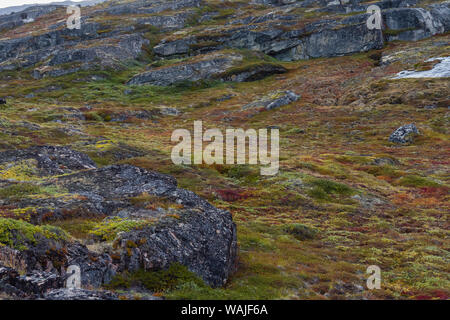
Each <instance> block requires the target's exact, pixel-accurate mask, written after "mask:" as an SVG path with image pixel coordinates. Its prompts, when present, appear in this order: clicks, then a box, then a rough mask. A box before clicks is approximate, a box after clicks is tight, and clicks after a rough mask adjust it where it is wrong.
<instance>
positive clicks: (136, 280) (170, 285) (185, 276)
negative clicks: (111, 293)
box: [107, 263, 207, 292]
mask: <svg viewBox="0 0 450 320" xmlns="http://www.w3.org/2000/svg"><path fill="white" fill-rule="evenodd" d="M187 282H189V283H194V284H195V285H197V286H199V287H201V288H206V287H207V286H206V284H205V283H204V282H203V280H201V279H200V278H199V277H198V276H197V275H195V274H194V273H193V272H191V271H189V270H188V268H187V267H185V266H183V265H181V264H179V263H174V264H172V265H171V266H170V267H169V268H168V269H166V270H158V271H145V270H138V271H136V272H124V273H122V274H120V275H116V276H115V277H114V278H113V279H112V280H111V282H110V283H109V284H108V285H107V287H108V288H111V289H119V288H130V287H134V286H141V287H144V288H146V289H148V290H151V291H153V292H164V291H167V290H171V289H175V288H176V287H177V286H179V285H181V284H183V283H187Z"/></svg>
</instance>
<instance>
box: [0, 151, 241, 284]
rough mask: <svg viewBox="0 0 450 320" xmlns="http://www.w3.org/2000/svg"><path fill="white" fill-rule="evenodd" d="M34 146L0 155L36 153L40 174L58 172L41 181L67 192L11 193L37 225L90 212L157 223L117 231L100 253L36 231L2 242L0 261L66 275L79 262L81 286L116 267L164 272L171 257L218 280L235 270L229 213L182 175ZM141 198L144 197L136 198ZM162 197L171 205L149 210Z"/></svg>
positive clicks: (103, 279) (13, 203) (10, 200)
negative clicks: (183, 183)
mask: <svg viewBox="0 0 450 320" xmlns="http://www.w3.org/2000/svg"><path fill="white" fill-rule="evenodd" d="M33 150H35V153H33V151H32V150H31V149H25V150H21V151H18V150H11V151H7V152H3V153H0V159H3V161H4V162H3V163H8V164H11V163H18V162H19V161H20V160H21V159H22V158H23V159H32V160H33V161H35V162H36V163H35V165H36V167H37V170H36V172H35V174H36V175H40V174H42V173H44V175H52V174H54V176H50V177H48V178H47V179H46V180H44V181H43V182H42V183H40V185H41V186H42V187H53V188H57V189H58V190H64V196H62V197H61V196H59V195H58V194H55V196H51V195H48V194H44V195H42V196H38V195H35V196H34V197H31V198H28V197H23V198H19V199H18V198H17V197H6V199H2V200H1V204H2V205H5V206H7V207H10V208H29V207H33V208H34V210H33V212H31V213H30V214H29V216H28V219H29V221H30V222H32V223H34V224H43V223H45V222H46V221H52V220H61V219H70V218H74V217H78V218H80V217H85V218H86V217H92V216H97V217H105V216H108V217H107V218H105V222H106V223H107V222H108V221H109V220H108V219H110V218H111V217H112V218H113V219H114V217H118V218H119V219H128V220H129V221H135V222H136V221H142V222H151V223H146V224H142V227H140V228H136V229H132V230H129V231H128V232H125V233H118V234H117V235H116V238H115V240H114V244H113V246H112V247H111V246H108V245H107V246H106V247H105V248H103V247H101V248H102V249H99V251H96V252H92V251H90V250H89V249H88V248H87V247H86V246H84V245H83V244H81V243H78V242H72V241H70V240H69V239H67V238H65V237H63V235H62V236H61V238H60V239H56V237H50V238H48V237H46V236H45V235H42V236H39V235H36V236H35V240H36V241H35V242H29V241H27V240H24V239H23V237H20V236H19V237H18V238H17V239H14V240H13V247H9V246H0V263H3V264H5V263H8V265H7V266H9V267H11V268H14V269H15V270H18V271H20V272H33V271H35V270H37V271H47V272H53V273H57V274H59V275H64V272H65V270H66V268H67V267H68V266H70V265H78V266H80V268H81V274H82V284H83V286H92V287H99V286H101V285H102V284H105V283H108V282H109V281H110V280H111V278H112V277H113V276H114V274H115V273H116V272H122V271H125V270H129V271H136V270H138V269H145V270H149V271H151V270H159V269H163V268H168V267H169V266H170V265H171V264H173V263H181V264H183V265H185V266H187V267H188V269H189V270H190V271H192V272H195V273H196V274H198V275H199V276H200V277H202V278H203V279H204V280H205V281H206V282H207V283H209V284H210V285H212V286H221V285H223V284H225V283H226V281H227V280H228V278H229V277H230V275H231V274H232V273H233V272H234V270H235V267H236V256H237V240H236V226H235V224H234V223H233V219H232V216H231V214H230V213H229V212H227V211H224V210H220V209H217V208H215V207H214V206H212V205H211V204H209V203H208V202H207V201H205V200H204V199H202V198H200V197H199V196H197V195H196V194H194V193H193V192H190V191H188V190H184V189H181V188H178V187H177V181H176V179H174V178H172V177H170V176H168V175H163V174H159V173H157V172H151V171H147V170H144V169H141V168H138V167H135V166H131V165H112V166H107V167H103V168H96V167H95V165H93V163H92V161H91V160H90V159H89V158H87V157H86V156H85V155H82V154H80V153H77V152H75V151H70V149H68V148H64V147H41V149H39V148H36V149H33ZM52 150H53V152H52ZM47 155H50V156H47ZM57 167H62V168H61V170H57V169H56V168H57ZM136 197H143V200H142V201H138V202H136V201H134V199H135V198H136ZM158 200H160V201H165V202H168V203H171V204H172V207H170V209H169V208H167V209H163V208H160V207H158V208H155V209H149V208H150V207H152V206H154V205H155V204H157V203H158ZM0 219H1V218H0ZM99 240H101V241H104V240H105V239H99ZM130 244H133V245H130Z"/></svg>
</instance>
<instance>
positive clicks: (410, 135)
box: [389, 123, 419, 143]
mask: <svg viewBox="0 0 450 320" xmlns="http://www.w3.org/2000/svg"><path fill="white" fill-rule="evenodd" d="M418 134H419V130H418V129H417V127H416V125H415V124H414V123H410V124H406V125H404V126H401V127H399V128H398V129H396V130H395V131H394V132H393V133H392V134H391V135H390V136H389V141H390V142H394V143H410V142H413V140H414V136H416V135H418Z"/></svg>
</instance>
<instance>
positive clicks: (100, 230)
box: [89, 217, 151, 241]
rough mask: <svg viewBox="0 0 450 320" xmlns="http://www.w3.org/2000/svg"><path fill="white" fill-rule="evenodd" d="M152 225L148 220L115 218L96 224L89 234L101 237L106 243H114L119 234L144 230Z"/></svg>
mask: <svg viewBox="0 0 450 320" xmlns="http://www.w3.org/2000/svg"><path fill="white" fill-rule="evenodd" d="M149 224H151V222H150V221H148V220H139V221H137V220H128V219H122V218H119V217H113V218H110V219H106V220H103V221H102V222H100V223H97V224H95V226H93V227H92V230H91V231H89V233H91V234H93V235H95V236H98V237H100V238H101V239H102V240H105V241H112V240H114V239H115V238H116V236H117V234H118V233H119V232H128V231H131V230H134V229H138V228H143V227H145V226H148V225H149Z"/></svg>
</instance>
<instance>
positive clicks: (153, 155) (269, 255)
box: [0, 0, 450, 299]
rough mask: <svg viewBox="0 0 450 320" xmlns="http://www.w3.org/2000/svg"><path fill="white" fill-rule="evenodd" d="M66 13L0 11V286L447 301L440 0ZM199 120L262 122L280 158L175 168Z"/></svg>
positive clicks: (24, 293) (18, 295)
mask: <svg viewBox="0 0 450 320" xmlns="http://www.w3.org/2000/svg"><path fill="white" fill-rule="evenodd" d="M373 5H375V6H377V7H378V8H380V10H381V11H380V12H381V13H380V18H381V24H380V26H381V28H369V27H368V24H367V21H368V20H369V19H371V17H372V14H371V13H367V12H368V8H369V6H373ZM68 17H69V15H68V14H67V13H66V8H65V7H64V6H58V5H48V6H33V7H29V8H27V9H25V10H23V11H20V12H16V13H10V14H7V15H2V16H0V18H1V19H0V98H1V99H0V138H1V139H0V298H5V299H11V298H12V299H38V298H44V299H119V298H121V299H137V298H139V299H159V298H161V297H163V298H186V299H195V298H205V299H236V298H237V299H279V298H283V299H299V298H300V299H324V298H339V299H355V298H356V299H383V298H389V299H410V298H422V299H433V298H439V299H447V298H448V295H449V290H448V289H449V288H450V282H449V279H448V267H447V265H448V248H449V245H450V242H449V241H448V235H449V233H448V232H449V230H448V205H449V180H448V165H449V161H448V159H449V150H450V149H449V142H448V137H449V136H448V116H449V111H448V110H449V107H450V100H449V96H450V89H449V88H450V86H449V84H450V83H449V77H450V67H449V65H450V56H449V52H450V43H449V39H450V35H449V30H450V3H449V2H448V1H429V0H422V1H420V0H383V1H361V0H341V1H332V0H304V1H300V0H298V1H296V0H253V1H251V2H250V1H239V0H230V1H219V0H170V1H162V0H136V1H130V0H114V1H106V2H103V3H99V4H97V5H93V6H87V7H82V8H81V24H80V26H81V28H80V29H69V28H67V19H68ZM196 120H202V121H203V125H204V127H205V128H220V129H221V130H222V129H223V130H225V129H226V128H230V127H234V128H244V129H250V128H251V129H260V128H277V129H279V131H280V170H279V173H278V174H277V175H275V176H261V175H260V174H259V167H258V166H254V165H218V164H214V165H206V164H202V165H192V166H187V165H175V164H173V163H172V161H171V158H170V154H171V148H172V147H173V145H174V144H173V143H171V142H170V138H171V134H172V132H173V130H175V129H179V128H185V129H188V130H190V131H192V129H193V123H194V121H196ZM71 265H78V266H79V267H80V269H81V270H80V271H81V285H82V288H81V289H78V290H72V291H68V290H66V289H64V287H65V283H66V281H67V279H68V277H69V276H70V275H69V274H67V268H68V267H69V266H71ZM370 265H377V266H379V267H380V269H381V271H382V285H381V289H378V290H369V289H368V288H367V286H366V279H367V275H366V269H367V267H368V266H370Z"/></svg>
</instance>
